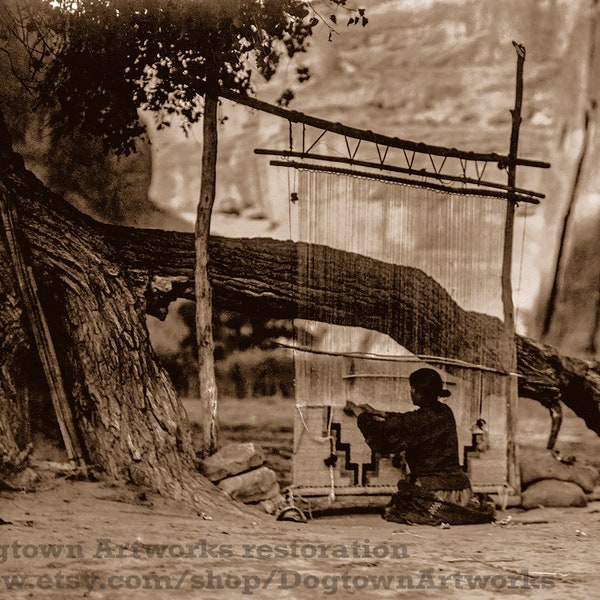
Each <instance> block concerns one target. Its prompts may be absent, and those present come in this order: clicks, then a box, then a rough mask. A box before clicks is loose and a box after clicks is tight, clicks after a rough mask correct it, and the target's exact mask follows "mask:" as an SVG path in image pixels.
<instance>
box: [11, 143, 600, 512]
mask: <svg viewBox="0 0 600 600" xmlns="http://www.w3.org/2000/svg"><path fill="white" fill-rule="evenodd" d="M0 192H1V193H7V194H9V195H10V196H11V198H12V200H13V202H14V204H15V206H16V207H17V211H18V214H19V224H20V228H21V232H22V234H23V237H24V239H26V240H27V243H28V246H29V250H30V252H31V262H32V264H33V266H34V271H35V274H36V278H37V281H38V282H39V287H40V293H41V297H42V303H43V305H44V309H45V311H46V315H47V318H48V321H49V323H50V325H51V329H52V335H53V339H54V342H55V345H56V348H57V353H58V358H59V361H60V363H61V368H62V372H63V375H64V379H65V384H66V387H67V392H68V394H69V397H70V399H71V403H72V408H73V412H74V416H75V420H76V423H77V427H78V433H79V435H80V440H81V445H82V447H83V449H84V453H85V457H86V459H87V461H88V462H89V463H90V464H96V465H99V466H100V467H101V468H102V469H104V470H105V471H106V472H107V473H108V474H109V475H111V476H113V477H115V478H120V479H125V480H129V481H132V482H134V483H136V484H141V485H147V486H150V487H151V488H153V489H157V490H159V491H161V492H162V493H166V494H168V495H169V496H173V497H183V498H194V497H195V498H196V499H197V500H198V501H200V502H204V503H205V505H206V504H208V503H210V502H211V499H213V496H212V495H211V494H210V493H209V490H213V489H214V486H212V485H211V484H209V483H207V482H206V480H204V479H202V478H201V477H200V476H198V475H197V474H196V473H195V470H194V462H195V461H194V458H195V457H194V452H193V448H192V445H191V440H190V432H189V428H188V425H187V419H186V415H185V412H184V410H183V408H182V406H181V404H180V402H179V401H178V399H177V397H176V395H175V393H174V391H173V388H172V386H171V384H170V382H169V381H168V378H167V376H166V374H165V372H164V370H163V369H162V368H160V367H159V365H158V364H157V362H156V359H155V356H154V353H153V351H152V348H151V346H150V342H149V338H148V332H147V330H146V326H145V314H147V313H149V314H153V315H155V316H164V315H165V314H166V311H167V308H168V304H169V303H170V302H171V301H172V300H174V299H175V298H177V297H186V298H192V299H193V298H194V295H195V289H194V281H193V279H194V275H193V274H194V266H195V252H194V238H193V236H192V235H189V234H181V233H175V232H167V231H159V230H142V229H133V228H126V227H117V226H109V225H105V224H101V223H98V222H96V221H94V220H92V219H90V218H89V217H86V216H84V215H82V214H81V213H79V212H78V211H77V210H75V209H74V208H73V207H71V206H70V205H68V204H67V203H65V202H64V201H63V200H62V199H61V198H59V197H58V196H56V195H55V194H53V193H51V192H50V191H49V190H47V189H46V188H45V187H44V186H43V185H42V184H41V183H40V182H39V181H38V180H37V179H36V178H35V177H34V176H33V175H32V174H31V173H29V172H27V171H26V170H25V168H24V166H23V165H22V162H20V161H19V159H18V157H16V156H14V155H12V154H9V153H6V152H4V153H3V152H2V151H1V149H0ZM209 251H210V256H211V262H210V264H209V274H210V278H211V281H212V285H213V293H214V302H215V304H218V305H222V306H227V307H229V308H230V309H232V310H244V311H246V312H248V313H255V314H270V315H272V316H273V317H274V318H277V317H296V316H298V317H303V316H307V314H306V313H305V312H304V309H303V308H302V307H300V306H299V305H298V302H297V299H298V298H299V297H302V298H310V300H311V306H309V307H308V315H310V316H311V318H313V317H314V315H316V314H318V316H319V318H320V319H321V320H322V321H324V322H331V323H337V324H341V325H355V326H362V327H366V328H370V329H375V330H378V331H382V332H384V333H387V334H389V335H390V336H391V337H393V338H394V339H396V340H397V341H398V342H399V343H401V344H402V345H404V346H405V347H406V348H408V349H409V350H410V349H411V348H414V347H415V342H416V340H415V338H414V334H413V327H412V326H411V321H412V320H414V318H415V297H421V298H423V297H425V295H426V294H435V295H436V298H438V299H439V300H438V305H437V307H436V309H435V310H432V312H431V313H430V314H429V318H430V319H431V321H432V322H434V323H437V324H438V326H439V328H440V329H441V330H443V329H444V328H447V327H448V326H449V325H450V324H451V326H452V330H453V336H454V337H453V342H454V353H455V355H456V356H457V357H458V358H463V359H464V360H467V361H473V360H474V359H475V358H477V357H478V356H479V348H478V346H477V340H476V339H475V337H474V336H473V335H472V333H471V332H472V331H478V330H479V329H480V328H479V327H478V325H477V324H478V323H480V322H481V321H482V320H484V321H485V327H486V328H488V327H489V329H491V330H493V329H494V328H498V330H501V328H502V323H501V322H500V321H499V320H498V319H495V318H493V317H490V316H487V315H482V314H478V313H473V312H466V311H463V310H462V309H460V307H458V306H457V305H456V303H455V302H454V301H453V300H452V299H451V298H450V297H449V296H448V295H447V294H446V293H445V291H444V290H442V289H440V287H439V285H438V284H437V283H436V282H435V281H434V280H433V279H431V278H430V277H428V276H427V275H425V274H424V273H423V272H422V271H420V270H418V269H414V268H408V267H402V266H393V265H389V264H386V263H381V262H379V261H376V260H373V259H370V258H367V257H364V256H360V255H348V256H347V258H348V260H347V261H346V263H345V264H348V265H350V266H349V267H348V268H349V269H351V270H352V272H360V273H361V274H363V276H362V277H361V278H360V279H358V278H353V277H350V276H348V277H345V276H343V274H341V275H340V280H339V283H340V285H339V286H338V287H334V286H327V289H317V288H315V289H307V290H301V295H299V292H300V290H299V282H298V281H297V268H296V267H297V261H298V256H299V253H304V252H306V246H305V245H303V244H294V243H292V242H289V241H275V240H268V239H253V240H239V239H229V240H228V239H224V238H212V239H211V240H210V244H209ZM313 251H314V256H315V257H316V259H317V260H319V261H323V262H324V263H326V262H328V261H329V260H330V259H331V258H332V256H334V255H335V254H336V253H337V252H339V251H337V250H334V249H331V248H327V247H315V248H313ZM0 261H1V262H0V274H2V273H4V272H6V273H8V272H9V271H8V265H7V264H6V254H5V253H4V249H3V248H2V246H1V245H0ZM336 263H337V264H341V263H340V262H339V261H336ZM390 281H394V282H397V283H398V285H396V286H395V289H397V290H403V289H412V290H417V291H418V292H419V293H417V294H414V295H413V294H411V295H410V296H403V295H401V294H400V293H398V295H397V297H396V298H395V299H394V302H395V305H396V307H397V311H396V319H395V320H394V321H393V322H391V323H390V322H389V319H388V318H387V311H384V310H383V305H382V304H381V299H380V298H381V296H385V295H387V288H388V286H389V282H390ZM2 282H3V285H4V287H3V292H4V293H3V294H2V296H0V303H1V306H0V327H2V328H3V332H2V333H4V334H5V335H4V336H3V341H2V344H1V345H0V350H1V351H2V355H0V363H1V364H0V367H1V368H2V373H3V374H4V373H5V372H8V373H9V374H10V375H11V377H12V378H13V379H12V380H13V381H16V380H17V379H18V378H19V377H20V379H21V380H22V379H23V377H26V376H27V374H26V372H22V371H19V370H18V369H17V368H16V367H15V365H17V364H18V362H19V361H18V359H17V357H16V354H15V352H13V349H14V350H19V348H24V347H26V345H27V339H28V338H27V334H26V333H25V332H24V327H23V324H22V323H21V321H20V313H19V310H20V308H19V304H18V301H17V300H16V299H15V298H17V295H16V294H14V292H11V290H10V287H9V286H10V284H11V281H10V277H8V278H6V277H3V278H2ZM382 290H386V294H382V293H381V291H382ZM349 298H351V299H352V302H351V304H348V303H347V302H348V300H347V299H349ZM344 299H346V300H344ZM345 302H346V304H344V303H345ZM11 306H13V308H12V309H11ZM334 307H335V310H334ZM341 307H344V310H341ZM386 308H387V304H386ZM317 311H318V312H317ZM25 331H26V330H25ZM9 335H12V336H13V339H14V340H15V343H14V344H12V345H7V343H6V340H8V339H9V338H8V336H9ZM517 343H518V371H519V373H520V375H521V376H522V377H521V378H520V384H519V387H520V391H521V393H522V394H523V395H526V396H528V397H532V398H534V399H536V400H538V401H541V402H542V403H547V402H548V401H549V399H556V397H557V396H558V395H559V394H560V395H561V397H562V399H563V401H564V402H565V403H566V404H567V405H568V406H571V407H572V408H573V409H574V410H575V412H576V413H577V414H578V415H580V416H581V417H583V418H584V419H585V420H586V423H587V424H588V426H590V427H591V428H592V429H593V430H594V431H596V432H598V433H600V410H599V406H600V404H599V399H600V376H599V374H598V372H597V371H596V370H594V369H588V367H587V365H586V364H585V363H584V362H583V361H579V360H576V359H569V358H566V357H562V356H560V355H559V354H558V353H557V352H556V351H554V350H553V349H552V348H550V347H547V346H541V345H538V344H535V343H534V342H532V341H531V340H528V339H526V338H522V337H518V339H517ZM422 350H423V351H426V352H427V353H431V354H437V353H438V351H439V350H440V349H439V348H437V346H436V341H435V340H433V339H432V340H431V341H430V346H429V347H428V348H426V349H422ZM484 350H485V354H486V356H488V357H489V359H490V360H493V359H494V357H495V353H496V349H495V347H494V344H489V346H488V347H486V348H485V349H484ZM10 381H11V380H10V379H8V380H3V381H2V382H0V386H2V388H1V390H2V393H3V394H4V395H6V396H8V397H9V398H10V399H11V401H14V400H15V398H16V392H15V391H14V390H12V389H11V388H10ZM13 387H14V386H13ZM2 414H3V413H2ZM3 419H4V417H3ZM0 427H5V428H6V423H5V422H4V421H2V422H0ZM8 430H9V431H8V433H9V434H10V432H11V431H14V428H13V427H12V423H9V424H8ZM0 443H2V445H3V446H2V447H3V448H4V449H8V452H13V453H14V452H15V451H16V450H15V445H17V446H19V442H18V441H16V440H15V439H14V436H13V439H12V440H11V438H10V435H4V436H3V437H2V441H1V442H0Z"/></svg>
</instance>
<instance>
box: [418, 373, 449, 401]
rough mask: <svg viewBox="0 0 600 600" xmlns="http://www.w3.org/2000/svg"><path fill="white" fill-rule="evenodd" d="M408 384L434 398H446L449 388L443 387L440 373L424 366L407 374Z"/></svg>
mask: <svg viewBox="0 0 600 600" xmlns="http://www.w3.org/2000/svg"><path fill="white" fill-rule="evenodd" d="M408 379H409V381H410V385H412V386H413V387H414V388H415V389H418V390H419V391H421V392H422V393H425V394H427V395H428V396H430V397H431V396H433V397H434V398H447V397H448V396H449V395H450V390H445V389H444V382H443V381H442V377H441V375H440V374H439V373H438V372H437V371H435V370H434V369H429V368H424V369H417V370H416V371H413V372H412V373H411V374H410V376H409V378H408Z"/></svg>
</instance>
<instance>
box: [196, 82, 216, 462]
mask: <svg viewBox="0 0 600 600" xmlns="http://www.w3.org/2000/svg"><path fill="white" fill-rule="evenodd" d="M217 104H218V96H217V95H216V94H214V93H211V92H206V94H205V95H204V115H203V140H202V183H201V188H200V200H199V202H198V208H197V215H196V232H195V233H196V234H195V248H196V268H195V284H196V290H195V300H196V341H197V344H198V377H199V396H200V405H201V407H202V423H201V427H202V432H201V436H200V440H201V447H200V449H199V451H200V454H201V455H202V456H208V455H210V454H212V453H213V452H215V450H216V449H217V384H216V381H215V364H214V348H215V344H214V341H213V332H212V290H211V285H210V279H209V277H208V239H209V236H210V218H211V215H212V209H213V204H214V202H215V188H216V170H217Z"/></svg>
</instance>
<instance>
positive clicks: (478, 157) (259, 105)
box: [219, 90, 550, 169]
mask: <svg viewBox="0 0 600 600" xmlns="http://www.w3.org/2000/svg"><path fill="white" fill-rule="evenodd" d="M219 96H220V97H221V98H225V99H227V100H231V101H232V102H237V103H238V104H243V105H244V106H248V107H250V108H254V109H256V110H260V111H262V112H266V113H269V114H272V115H275V116H278V117H282V118H284V119H287V120H288V121H290V122H292V123H304V124H305V125H309V126H310V127H315V128H317V129H322V130H324V131H331V132H332V133H338V134H340V135H344V136H346V137H349V138H353V139H359V140H364V141H367V142H372V143H374V144H380V145H382V146H389V147H390V148H402V149H404V150H408V151H409V152H418V153H419V154H431V155H433V156H447V157H449V158H462V159H464V160H474V161H482V162H495V163H498V164H499V165H501V166H502V167H504V166H506V165H508V161H509V157H508V156H505V155H502V154H496V153H481V152H468V151H464V150H457V149H456V148H444V147H443V146H432V145H430V144H423V143H421V142H411V141H409V140H402V139H400V138H397V137H390V136H387V135H382V134H379V133H374V132H373V131H370V130H367V129H358V128H356V127H348V126H347V125H343V124H342V123H333V122H332V121H327V120H325V119H319V118H317V117H311V116H310V115H306V114H304V113H301V112H298V111H295V110H289V109H286V108H282V107H280V106H274V105H273V104H269V103H268V102H263V101H262V100H257V99H256V98H251V97H250V96H246V95H245V94H237V93H235V92H229V91H225V90H221V91H220V92H219ZM517 164H519V165H522V166H524V167H538V168H540V169H548V168H550V163H547V162H543V161H539V160H531V159H527V158H518V159H517Z"/></svg>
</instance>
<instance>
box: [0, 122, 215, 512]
mask: <svg viewBox="0 0 600 600" xmlns="http://www.w3.org/2000/svg"><path fill="white" fill-rule="evenodd" d="M2 133H4V135H2ZM0 143H3V144H4V145H3V146H2V147H0V194H6V195H8V196H10V198H11V199H12V201H13V202H15V205H16V208H17V212H18V214H19V225H18V227H19V229H20V233H21V234H22V238H23V242H24V244H23V246H24V248H25V249H26V250H27V249H28V250H29V251H31V252H32V262H33V268H34V273H35V277H36V279H37V282H38V287H39V290H40V295H41V299H42V303H43V305H44V309H45V313H46V316H47V319H48V322H49V325H50V328H51V333H52V337H53V340H54V343H55V346H56V349H57V355H58V360H59V362H60V363H61V369H62V373H63V377H64V380H65V386H66V388H67V392H68V395H69V397H70V400H71V404H72V409H73V413H74V418H75V421H76V424H77V429H78V434H79V437H80V441H81V442H82V447H83V452H84V458H85V460H86V462H87V463H88V464H89V465H97V466H98V467H99V468H100V469H101V470H103V471H104V472H106V473H107V475H109V476H111V477H114V478H116V479H119V480H122V481H129V482H132V483H134V484H136V485H140V486H144V487H147V488H150V489H152V490H156V491H158V492H160V493H162V494H164V495H166V496H168V497H171V498H175V499H181V500H184V501H188V502H192V503H193V504H195V505H197V506H202V508H204V509H206V508H208V509H210V508H211V507H216V506H222V505H223V498H224V495H223V494H222V493H221V492H220V491H218V490H217V488H216V487H215V486H213V485H212V484H211V483H209V482H208V481H207V480H206V479H204V478H203V477H201V476H200V475H199V474H198V472H197V470H196V464H195V463H196V461H195V454H194V449H193V446H192V441H191V433H190V430H189V427H188V425H187V417H186V415H185V410H184V409H183V407H182V405H181V403H180V402H179V400H178V398H177V396H176V394H175V391H174V389H173V386H172V385H171V383H170V381H169V378H168V376H167V374H166V373H165V371H164V370H163V369H162V367H161V366H160V365H159V363H158V362H157V360H156V359H155V356H154V353H153V351H152V348H151V345H150V340H149V336H148V332H147V330H146V327H145V324H144V319H145V313H144V309H145V304H146V301H145V296H144V289H145V287H146V286H145V285H144V284H139V285H131V281H127V279H126V278H124V277H123V276H122V275H123V259H124V258H125V256H124V255H123V254H122V250H121V248H120V244H119V242H118V241H117V243H116V245H112V242H109V241H108V240H107V238H106V236H105V232H104V231H103V230H102V228H100V229H97V228H96V226H95V222H94V221H93V220H91V219H89V218H88V217H85V216H83V215H81V214H80V213H78V212H77V211H73V210H72V209H71V208H70V207H69V206H67V204H66V203H65V202H64V201H62V200H61V199H60V198H59V197H57V196H55V195H53V194H51V193H49V192H48V190H47V189H46V188H45V187H44V186H43V185H42V184H41V183H40V182H39V181H38V180H37V179H36V178H35V177H34V176H33V175H31V174H30V173H27V172H26V171H25V170H24V167H23V165H22V164H21V161H20V160H19V157H18V156H16V155H14V154H12V153H11V152H10V149H9V147H8V143H7V133H6V130H5V131H4V132H2V128H1V127H0ZM73 217H74V218H75V221H74V222H73V221H72V218H73ZM36 222H39V223H40V224H41V223H45V225H41V227H40V228H38V227H37V225H36V224H35V223H36ZM113 241H115V240H114V239H113ZM190 242H191V246H190V250H191V251H192V252H193V240H190ZM44 247H46V250H43V248H44ZM0 248H1V250H0V272H1V273H0V274H1V275H2V279H1V280H0V327H1V328H2V331H0V333H2V340H1V342H0V352H1V354H0V370H1V372H2V374H3V377H2V383H1V384H0V394H1V396H0V404H1V406H0V408H2V409H3V410H2V411H1V412H0V415H1V416H0V451H1V452H2V454H3V455H4V456H3V462H4V463H8V467H10V463H11V461H13V460H14V459H15V457H18V453H19V451H20V450H21V449H22V448H21V446H20V445H19V442H18V440H16V439H14V436H13V435H11V432H12V433H14V432H15V431H19V428H18V427H15V425H18V423H14V420H15V419H17V418H18V415H19V414H20V413H19V411H18V410H17V409H16V407H17V404H18V395H19V390H22V389H24V388H25V387H26V386H25V385H24V381H25V380H26V378H27V377H28V366H29V365H26V364H23V363H24V361H23V360H19V357H20V356H22V355H28V352H27V347H28V346H30V345H31V344H29V340H28V335H27V333H26V332H27V331H28V327H27V324H26V323H25V322H24V318H23V316H22V311H21V308H20V300H19V295H18V293H17V292H16V291H15V289H14V284H13V281H12V280H13V278H12V276H11V272H10V268H11V267H10V263H9V261H8V257H7V255H6V253H5V249H4V239H3V236H2V235H0ZM42 254H44V255H45V256H46V259H44V260H40V258H41V255H42ZM5 373H7V374H8V376H7V377H6V376H4V374H5ZM4 409H6V410H4ZM0 466H2V465H0Z"/></svg>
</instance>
